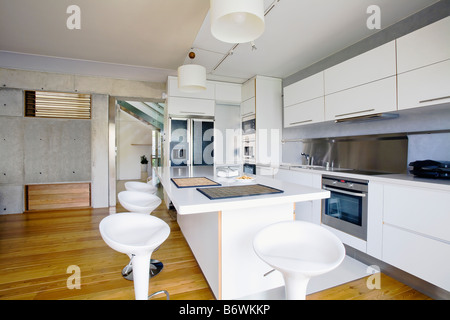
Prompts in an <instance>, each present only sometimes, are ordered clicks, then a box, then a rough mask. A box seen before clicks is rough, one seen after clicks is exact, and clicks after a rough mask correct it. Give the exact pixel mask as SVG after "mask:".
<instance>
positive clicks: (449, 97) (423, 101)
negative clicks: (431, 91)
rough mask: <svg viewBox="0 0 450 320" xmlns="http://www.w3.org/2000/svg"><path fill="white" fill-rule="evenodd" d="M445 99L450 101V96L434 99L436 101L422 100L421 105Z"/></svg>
mask: <svg viewBox="0 0 450 320" xmlns="http://www.w3.org/2000/svg"><path fill="white" fill-rule="evenodd" d="M445 99H450V96H447V97H440V98H434V99H428V100H422V101H419V103H426V102H432V101H438V100H445Z"/></svg>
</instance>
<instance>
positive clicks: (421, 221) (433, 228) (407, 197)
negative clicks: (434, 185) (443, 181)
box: [384, 185, 450, 242]
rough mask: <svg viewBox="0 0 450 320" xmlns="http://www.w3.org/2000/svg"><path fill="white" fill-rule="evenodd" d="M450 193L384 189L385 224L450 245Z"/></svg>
mask: <svg viewBox="0 0 450 320" xmlns="http://www.w3.org/2000/svg"><path fill="white" fill-rule="evenodd" d="M449 207H450V192H449V191H442V190H434V189H426V188H416V187H405V186H396V185H385V186H384V222H385V223H389V224H392V225H395V226H398V227H400V228H404V229H407V230H411V231H414V232H417V233H420V234H423V235H427V236H430V237H433V238H437V239H442V240H444V241H447V242H450V233H449V230H450V214H449Z"/></svg>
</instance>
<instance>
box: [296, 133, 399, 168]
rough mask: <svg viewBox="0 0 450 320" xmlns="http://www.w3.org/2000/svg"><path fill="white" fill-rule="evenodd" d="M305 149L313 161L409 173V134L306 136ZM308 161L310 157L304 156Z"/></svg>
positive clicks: (338, 166) (331, 164)
mask: <svg viewBox="0 0 450 320" xmlns="http://www.w3.org/2000/svg"><path fill="white" fill-rule="evenodd" d="M302 142H303V150H302V151H301V152H303V153H305V154H308V155H309V156H310V162H311V163H309V164H313V165H322V166H326V165H327V163H328V165H329V166H330V167H335V168H346V169H355V170H366V171H376V172H386V173H406V172H407V166H408V163H407V162H408V137H407V135H406V134H389V135H369V136H354V137H338V138H320V139H305V140H303V141H302ZM303 163H304V164H308V163H306V158H303Z"/></svg>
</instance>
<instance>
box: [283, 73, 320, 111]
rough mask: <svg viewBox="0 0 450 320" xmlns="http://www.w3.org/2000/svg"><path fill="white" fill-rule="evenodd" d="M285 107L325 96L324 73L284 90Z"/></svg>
mask: <svg viewBox="0 0 450 320" xmlns="http://www.w3.org/2000/svg"><path fill="white" fill-rule="evenodd" d="M283 91H284V97H283V99H284V107H289V106H292V105H294V104H298V103H301V102H305V101H308V100H312V99H316V98H318V97H322V96H323V95H324V86H323V72H319V73H317V74H315V75H313V76H311V77H309V78H306V79H304V80H301V81H299V82H296V83H294V84H291V85H289V86H287V87H285V88H284V90H283Z"/></svg>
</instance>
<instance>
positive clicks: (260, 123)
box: [241, 76, 283, 166]
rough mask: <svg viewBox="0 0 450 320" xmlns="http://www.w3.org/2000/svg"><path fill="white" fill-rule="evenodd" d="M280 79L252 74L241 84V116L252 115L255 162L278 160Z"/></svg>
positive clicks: (265, 163) (279, 151) (276, 163)
mask: <svg viewBox="0 0 450 320" xmlns="http://www.w3.org/2000/svg"><path fill="white" fill-rule="evenodd" d="M281 97H282V80H281V79H278V78H271V77H264V76H256V77H254V78H252V79H250V80H248V81H247V82H245V83H244V84H243V85H242V104H241V116H242V117H243V119H245V118H247V117H249V116H255V118H256V164H262V165H269V166H278V164H280V163H281V137H282V132H281V130H282V128H283V125H282V98H281Z"/></svg>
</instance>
